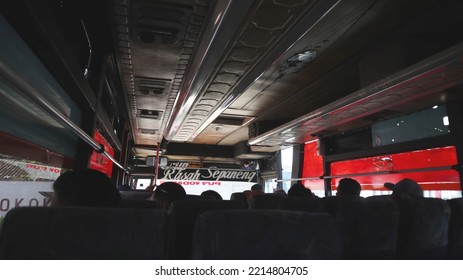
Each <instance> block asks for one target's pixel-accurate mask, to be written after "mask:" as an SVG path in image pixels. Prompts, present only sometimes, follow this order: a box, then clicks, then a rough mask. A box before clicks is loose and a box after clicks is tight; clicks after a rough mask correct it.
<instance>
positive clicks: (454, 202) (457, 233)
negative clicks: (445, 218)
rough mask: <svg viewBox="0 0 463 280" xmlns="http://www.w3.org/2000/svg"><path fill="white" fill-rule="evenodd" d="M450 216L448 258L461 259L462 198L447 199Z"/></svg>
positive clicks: (462, 234) (462, 242)
mask: <svg viewBox="0 0 463 280" xmlns="http://www.w3.org/2000/svg"><path fill="white" fill-rule="evenodd" d="M447 203H448V205H449V206H450V210H451V216H450V224H449V247H448V258H449V259H459V260H462V259H463V198H455V199H450V200H447Z"/></svg>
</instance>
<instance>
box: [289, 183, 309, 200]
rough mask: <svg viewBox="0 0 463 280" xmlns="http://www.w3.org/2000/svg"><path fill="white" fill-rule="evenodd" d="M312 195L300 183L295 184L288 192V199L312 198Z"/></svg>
mask: <svg viewBox="0 0 463 280" xmlns="http://www.w3.org/2000/svg"><path fill="white" fill-rule="evenodd" d="M312 196H314V194H313V193H312V191H311V190H310V189H309V188H306V187H305V186H304V185H303V184H302V183H295V184H293V185H292V186H291V188H289V190H288V197H312Z"/></svg>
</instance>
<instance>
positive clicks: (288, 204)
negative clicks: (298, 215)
mask: <svg viewBox="0 0 463 280" xmlns="http://www.w3.org/2000/svg"><path fill="white" fill-rule="evenodd" d="M278 208H279V209H282V210H293V211H303V212H324V211H325V204H324V203H323V200H322V199H321V198H319V197H317V196H313V197H297V198H296V197H288V198H286V199H282V200H280V201H279V203H278Z"/></svg>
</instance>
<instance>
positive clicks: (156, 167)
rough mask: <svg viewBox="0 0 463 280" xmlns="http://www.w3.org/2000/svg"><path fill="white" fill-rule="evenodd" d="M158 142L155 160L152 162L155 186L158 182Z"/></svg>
mask: <svg viewBox="0 0 463 280" xmlns="http://www.w3.org/2000/svg"><path fill="white" fill-rule="evenodd" d="M159 147H160V145H159V143H158V145H157V147H156V161H155V162H154V185H155V186H157V183H158V170H159Z"/></svg>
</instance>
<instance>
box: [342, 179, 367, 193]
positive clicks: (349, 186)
mask: <svg viewBox="0 0 463 280" xmlns="http://www.w3.org/2000/svg"><path fill="white" fill-rule="evenodd" d="M336 190H337V192H336V196H341V195H355V196H360V192H361V191H362V187H361V186H360V183H359V182H357V180H354V179H352V178H343V179H341V180H340V181H339V184H338V187H337V189H336Z"/></svg>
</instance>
